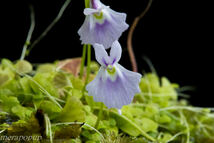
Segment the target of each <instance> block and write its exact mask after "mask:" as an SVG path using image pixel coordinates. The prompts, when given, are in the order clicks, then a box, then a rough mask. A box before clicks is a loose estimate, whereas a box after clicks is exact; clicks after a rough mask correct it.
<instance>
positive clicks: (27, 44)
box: [20, 5, 35, 60]
mask: <svg viewBox="0 0 214 143" xmlns="http://www.w3.org/2000/svg"><path fill="white" fill-rule="evenodd" d="M29 8H30V13H31V14H30V19H31V25H30V29H29V31H28V35H27V39H26V41H25V44H24V46H23V49H22V54H21V57H20V60H24V58H25V55H26V51H27V48H28V46H29V45H30V40H31V37H32V34H33V31H34V28H35V14H34V9H33V6H32V5H30V6H29Z"/></svg>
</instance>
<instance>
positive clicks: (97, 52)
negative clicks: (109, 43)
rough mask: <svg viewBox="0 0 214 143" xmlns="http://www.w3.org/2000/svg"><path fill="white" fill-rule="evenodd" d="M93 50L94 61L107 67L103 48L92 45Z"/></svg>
mask: <svg viewBox="0 0 214 143" xmlns="http://www.w3.org/2000/svg"><path fill="white" fill-rule="evenodd" d="M93 47H94V50H95V56H96V60H97V61H98V62H99V63H100V64H101V65H102V66H108V64H109V56H108V53H107V52H106V50H105V48H104V47H103V45H101V44H97V43H96V44H94V46H93Z"/></svg>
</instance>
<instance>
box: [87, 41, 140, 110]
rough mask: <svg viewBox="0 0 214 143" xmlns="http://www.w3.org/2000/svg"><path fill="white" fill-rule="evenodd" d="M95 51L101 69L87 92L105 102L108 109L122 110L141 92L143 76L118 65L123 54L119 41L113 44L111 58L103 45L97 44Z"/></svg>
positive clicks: (97, 100) (97, 99)
mask: <svg viewBox="0 0 214 143" xmlns="http://www.w3.org/2000/svg"><path fill="white" fill-rule="evenodd" d="M94 49H95V55H96V60H97V61H98V62H99V63H100V65H101V67H100V70H99V72H98V74H97V76H96V77H95V79H94V80H93V81H92V82H90V83H89V84H88V85H87V86H86V90H87V91H88V93H89V95H90V96H93V98H94V100H95V101H96V102H103V103H104V104H105V105H106V106H107V107H108V108H118V109H121V108H122V106H123V105H128V104H130V103H131V102H132V100H133V97H134V95H135V94H136V93H139V92H140V89H139V82H140V79H141V75H140V74H139V73H135V72H132V71H129V70H127V69H125V68H124V67H122V66H121V65H120V64H118V61H119V60H120V57H121V53H122V49H121V46H120V44H119V42H118V41H115V42H113V44H112V48H111V51H110V56H108V54H107V52H106V50H105V49H104V47H103V45H100V44H95V45H94Z"/></svg>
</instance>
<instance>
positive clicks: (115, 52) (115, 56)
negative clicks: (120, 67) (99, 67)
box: [110, 41, 122, 65]
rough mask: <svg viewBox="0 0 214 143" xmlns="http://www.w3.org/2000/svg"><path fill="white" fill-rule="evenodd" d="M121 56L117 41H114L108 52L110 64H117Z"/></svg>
mask: <svg viewBox="0 0 214 143" xmlns="http://www.w3.org/2000/svg"><path fill="white" fill-rule="evenodd" d="M121 54H122V48H121V46H120V43H119V42H118V41H115V42H114V43H113V44H112V46H111V51H110V59H111V64H112V65H113V64H114V63H117V62H118V61H119V60H120V58H121Z"/></svg>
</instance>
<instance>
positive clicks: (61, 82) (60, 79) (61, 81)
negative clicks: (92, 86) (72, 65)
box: [53, 73, 72, 88]
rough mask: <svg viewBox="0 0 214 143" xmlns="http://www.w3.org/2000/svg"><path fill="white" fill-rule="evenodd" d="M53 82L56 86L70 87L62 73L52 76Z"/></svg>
mask: <svg viewBox="0 0 214 143" xmlns="http://www.w3.org/2000/svg"><path fill="white" fill-rule="evenodd" d="M53 84H54V86H55V87H56V88H63V87H66V86H70V87H72V84H71V82H70V80H69V78H68V77H67V76H66V75H65V74H64V73H57V74H56V75H55V77H54V78H53Z"/></svg>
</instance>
